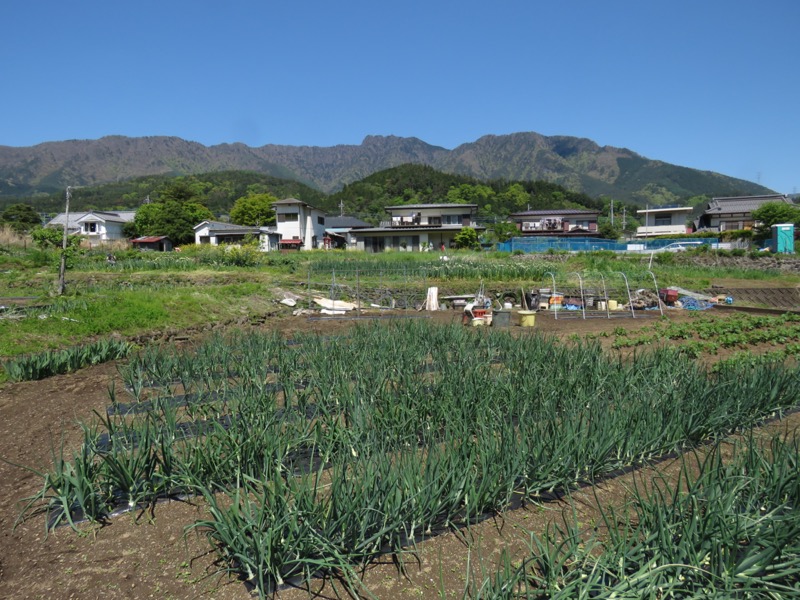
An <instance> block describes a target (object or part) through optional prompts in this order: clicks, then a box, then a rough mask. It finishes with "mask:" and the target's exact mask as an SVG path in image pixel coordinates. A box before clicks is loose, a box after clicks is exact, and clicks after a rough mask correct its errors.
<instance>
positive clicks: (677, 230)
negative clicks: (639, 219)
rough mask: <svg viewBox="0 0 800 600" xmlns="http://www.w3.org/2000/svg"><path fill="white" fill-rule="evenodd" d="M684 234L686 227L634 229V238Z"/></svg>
mask: <svg viewBox="0 0 800 600" xmlns="http://www.w3.org/2000/svg"><path fill="white" fill-rule="evenodd" d="M683 233H686V225H647V226H645V227H637V228H636V237H646V236H650V235H676V234H677V235H680V234H683Z"/></svg>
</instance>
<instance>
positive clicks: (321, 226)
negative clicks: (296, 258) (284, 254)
mask: <svg viewBox="0 0 800 600" xmlns="http://www.w3.org/2000/svg"><path fill="white" fill-rule="evenodd" d="M272 208H273V209H275V221H276V224H275V229H276V230H277V233H278V235H279V237H280V240H279V241H278V245H279V247H280V248H281V249H298V250H299V249H300V248H302V249H304V250H311V249H312V248H322V247H323V244H324V239H325V213H324V212H323V211H321V210H320V209H318V208H315V207H313V206H311V205H310V204H308V203H306V202H303V201H302V200H298V199H297V198H286V199H285V200H278V201H276V202H273V203H272Z"/></svg>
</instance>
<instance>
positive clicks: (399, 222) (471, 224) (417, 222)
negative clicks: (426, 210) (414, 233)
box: [380, 217, 477, 229]
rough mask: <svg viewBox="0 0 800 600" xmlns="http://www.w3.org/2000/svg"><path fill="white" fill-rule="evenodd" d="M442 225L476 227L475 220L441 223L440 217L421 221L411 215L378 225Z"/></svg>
mask: <svg viewBox="0 0 800 600" xmlns="http://www.w3.org/2000/svg"><path fill="white" fill-rule="evenodd" d="M443 225H457V226H460V227H476V226H477V223H476V222H475V221H469V222H468V223H466V224H464V223H462V222H461V221H459V222H458V223H442V221H441V220H440V219H436V220H435V221H433V220H432V221H427V222H425V221H422V220H421V219H411V217H404V218H402V219H392V220H391V221H381V223H380V226H381V227H382V228H384V229H420V228H424V229H430V228H432V227H442V226H443Z"/></svg>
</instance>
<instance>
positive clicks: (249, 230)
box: [194, 221, 262, 246]
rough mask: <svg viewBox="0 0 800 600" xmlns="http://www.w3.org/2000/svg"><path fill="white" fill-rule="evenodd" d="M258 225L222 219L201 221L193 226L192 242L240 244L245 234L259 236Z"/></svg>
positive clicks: (214, 244) (213, 244) (216, 244)
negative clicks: (238, 223)
mask: <svg viewBox="0 0 800 600" xmlns="http://www.w3.org/2000/svg"><path fill="white" fill-rule="evenodd" d="M261 233H262V232H261V228H260V227H247V226H245V225H234V224H233V223H223V222H222V221H203V222H202V223H199V224H198V225H195V226H194V243H195V244H210V245H212V246H219V245H220V244H241V243H242V242H243V241H244V240H245V238H247V236H255V237H260V236H261Z"/></svg>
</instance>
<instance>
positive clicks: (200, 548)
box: [0, 312, 798, 600]
mask: <svg viewBox="0 0 800 600" xmlns="http://www.w3.org/2000/svg"><path fill="white" fill-rule="evenodd" d="M434 314H435V313H434ZM412 316H420V313H417V314H416V315H412ZM669 316H670V318H673V319H678V320H683V319H687V318H689V316H688V315H687V314H686V313H684V312H670V313H669ZM434 318H435V319H436V320H437V321H444V322H448V321H454V320H455V321H458V320H460V315H459V314H458V313H453V312H446V313H439V314H435V316H434ZM354 322H355V321H353V320H345V321H336V320H316V321H314V320H309V319H306V318H301V317H297V318H273V319H269V320H268V321H267V322H266V323H265V324H264V325H262V327H264V328H267V329H277V330H280V331H283V332H284V333H285V335H286V336H287V337H290V336H291V335H292V334H293V333H295V332H297V331H315V332H319V333H321V334H325V335H330V334H335V333H337V332H341V331H344V330H346V329H348V328H349V327H352V325H353V323H354ZM651 322H652V318H640V319H635V320H634V319H625V321H624V323H623V322H621V319H600V318H598V319H588V320H585V321H584V320H579V319H559V320H558V321H556V320H554V319H553V318H552V316H551V315H546V314H540V315H538V316H537V322H536V327H535V328H534V329H533V330H531V329H528V328H525V329H522V328H520V327H516V326H514V327H512V330H513V331H514V332H515V333H518V334H520V335H529V334H530V333H531V332H532V331H538V332H546V333H551V334H554V335H557V336H559V337H568V336H571V335H573V334H579V335H583V334H586V333H590V332H592V333H596V334H597V333H601V332H603V331H609V332H610V331H612V330H613V329H614V328H615V327H618V326H620V325H624V327H625V328H626V329H634V328H635V327H636V326H637V325H639V324H642V325H646V324H649V323H651ZM115 379H116V380H117V385H118V386H119V385H121V382H120V381H119V380H118V375H117V372H116V368H115V365H113V364H106V365H101V366H97V367H91V368H87V369H84V370H81V371H80V372H78V373H74V374H69V375H62V376H56V377H52V378H49V379H46V380H43V381H39V382H23V383H17V384H6V385H5V386H3V387H2V388H0V457H1V458H2V459H4V462H0V540H1V542H0V598H9V599H10V598H13V599H27V598H47V599H53V598H86V599H89V598H108V597H112V598H115V599H122V598H132V599H133V598H135V599H146V598H219V599H231V600H232V599H242V600H245V599H248V598H252V596H251V594H250V593H249V592H248V591H247V589H246V588H245V586H244V585H243V584H242V583H241V582H240V581H239V580H237V579H235V578H229V577H228V576H224V575H216V574H214V572H215V569H216V566H215V564H214V561H215V559H216V557H215V555H214V554H213V553H212V552H211V551H210V548H209V545H208V543H207V542H206V540H205V539H204V538H203V537H201V536H198V535H197V534H195V533H190V534H188V535H184V527H186V526H187V525H189V524H191V523H192V522H193V521H195V520H197V519H199V518H204V516H205V515H204V509H203V507H202V505H201V503H200V502H194V501H192V502H185V503H181V502H169V503H163V504H159V505H157V506H156V507H155V510H154V511H153V512H152V513H145V514H142V513H135V514H134V513H131V514H126V515H123V516H120V517H117V518H114V519H113V520H112V521H111V523H110V524H109V525H107V526H105V527H100V526H89V525H87V526H85V527H83V528H82V532H81V533H80V534H78V533H75V532H74V531H72V530H70V529H68V528H60V529H59V530H57V531H56V532H55V533H51V534H50V535H49V536H48V535H46V534H45V526H44V520H43V518H42V517H38V518H32V519H30V520H28V521H26V522H24V523H22V524H20V525H18V526H17V527H16V529H14V528H13V527H14V523H15V520H16V519H17V516H18V514H19V511H20V505H19V502H20V500H21V499H22V498H25V497H26V496H30V495H31V494H34V493H35V492H36V491H37V489H38V488H39V487H40V486H41V484H42V480H41V478H40V477H38V476H37V475H35V474H34V473H32V472H30V471H28V470H25V469H21V468H18V467H16V466H13V465H12V464H10V463H14V464H16V465H25V466H27V467H30V468H35V469H43V470H46V469H48V467H49V465H50V464H52V452H58V448H59V447H60V446H61V445H62V444H64V446H65V447H66V448H68V449H71V448H74V447H75V446H76V444H78V443H79V440H80V428H79V427H78V425H77V423H78V421H82V420H83V421H85V420H89V419H91V418H92V413H93V411H98V412H101V411H103V410H104V409H105V406H106V405H107V403H108V386H109V385H110V383H111V382H112V381H114V380H115ZM797 421H798V419H797V418H795V417H792V418H790V419H787V420H786V421H784V422H783V423H779V424H774V425H772V427H779V426H782V427H785V426H789V425H791V426H795V424H796V422H797ZM668 466H669V465H667V464H662V465H661V467H662V468H666V467H668ZM629 478H630V476H626V477H621V478H618V479H616V480H610V481H607V482H605V483H603V484H602V485H600V486H599V487H598V493H597V496H596V498H595V496H594V495H593V494H591V493H585V494H577V495H576V497H575V500H576V505H577V506H578V510H579V514H580V518H581V519H582V520H583V519H585V520H586V522H589V521H590V520H591V519H592V518H593V517H592V514H593V511H594V508H593V507H594V506H595V503H596V501H597V500H599V501H600V502H602V503H603V504H604V505H609V504H619V503H621V502H622V501H623V499H624V497H625V493H626V483H628V480H629ZM562 510H564V506H563V505H562V504H561V503H558V502H553V503H550V504H547V505H544V506H533V507H530V508H527V509H520V510H516V511H509V512H507V513H505V514H503V515H501V516H497V517H496V518H494V519H491V520H488V521H485V522H483V523H481V524H479V525H476V526H473V527H471V528H470V529H469V530H466V531H463V532H460V533H458V534H448V535H443V536H439V537H437V538H434V539H431V540H428V541H426V542H424V543H421V544H420V545H419V546H418V548H417V553H416V555H414V556H411V555H408V556H406V557H405V564H406V574H405V575H402V574H400V573H399V572H398V569H397V566H396V564H393V563H392V560H391V558H390V557H387V558H386V559H385V561H383V562H381V563H378V564H374V565H372V566H371V567H370V568H369V569H368V570H367V571H366V572H365V573H364V583H365V585H366V587H367V588H368V589H370V590H371V592H372V594H373V595H374V597H377V598H390V597H391V598H438V597H439V590H440V589H441V588H444V589H445V590H448V596H450V595H454V594H455V595H456V596H458V597H460V595H461V593H462V591H463V589H464V579H465V572H466V569H467V557H468V555H469V552H468V550H467V544H470V545H472V546H473V552H472V555H471V560H472V565H473V568H474V569H478V570H479V569H480V568H481V567H483V568H486V569H487V570H489V571H491V570H493V569H494V565H495V564H496V563H497V560H498V558H499V556H500V553H501V551H502V549H503V548H508V549H510V550H511V551H512V552H515V553H524V552H525V541H526V539H527V533H526V532H527V531H529V530H532V531H537V532H541V531H542V530H543V528H544V526H545V524H546V523H547V522H549V521H552V520H553V519H556V518H560V515H561V512H562ZM479 558H480V560H479ZM315 587H316V588H317V589H318V593H319V594H320V596H319V597H336V596H337V593H342V586H341V584H340V583H339V584H337V583H336V582H331V581H328V582H316V583H315ZM319 588H321V589H319ZM279 597H282V598H303V597H308V592H306V591H303V590H288V591H283V592H280V594H279Z"/></svg>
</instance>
